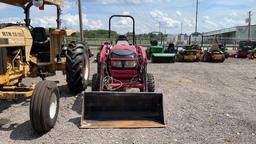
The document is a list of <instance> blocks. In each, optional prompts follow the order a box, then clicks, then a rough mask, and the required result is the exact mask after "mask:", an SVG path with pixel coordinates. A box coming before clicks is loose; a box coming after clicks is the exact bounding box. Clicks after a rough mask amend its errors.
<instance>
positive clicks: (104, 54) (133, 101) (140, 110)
mask: <svg viewBox="0 0 256 144" xmlns="http://www.w3.org/2000/svg"><path fill="white" fill-rule="evenodd" d="M112 18H130V19H132V21H133V34H132V35H133V39H132V43H130V42H129V41H128V39H127V37H126V36H124V35H120V36H118V38H117V40H116V41H115V42H113V41H110V42H105V44H104V45H103V46H102V49H101V51H100V54H99V60H98V63H97V66H98V68H97V69H98V70H97V73H95V74H94V75H93V78H92V92H86V93H85V95H84V96H85V97H84V104H83V105H84V106H83V117H82V121H81V125H80V128H141V127H164V119H163V108H162V107H163V103H162V94H161V93H154V91H155V81H154V76H153V74H150V73H148V70H147V54H146V51H145V48H144V47H142V46H139V45H136V43H135V42H136V40H135V20H134V18H133V17H132V16H129V15H113V16H111V17H110V19H109V39H111V20H112ZM113 43H115V44H113ZM133 89H134V90H133ZM136 89H137V90H139V91H140V92H135V91H136ZM128 90H129V91H128Z"/></svg>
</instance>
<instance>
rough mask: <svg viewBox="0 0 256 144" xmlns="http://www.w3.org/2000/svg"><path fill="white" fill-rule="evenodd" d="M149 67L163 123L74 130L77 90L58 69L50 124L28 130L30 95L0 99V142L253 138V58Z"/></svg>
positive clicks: (255, 97) (77, 112)
mask: <svg viewBox="0 0 256 144" xmlns="http://www.w3.org/2000/svg"><path fill="white" fill-rule="evenodd" d="M91 70H92V71H96V65H95V64H92V65H91ZM149 71H151V72H152V73H153V74H154V75H155V79H156V90H157V92H163V94H164V107H165V122H166V128H162V129H97V130H94V129H92V130H90V129H89V130H86V129H83V130H81V129H79V128H78V124H79V117H80V113H81V95H77V96H74V95H72V94H71V93H70V92H69V91H68V89H67V87H66V85H65V77H64V76H62V74H61V73H59V74H58V75H57V76H55V77H52V78H50V79H51V80H60V83H59V86H60V89H61V92H62V98H61V100H60V102H61V106H60V113H59V117H58V121H57V124H56V126H55V128H54V129H53V130H52V131H51V132H49V133H48V134H45V135H43V136H39V135H37V134H35V133H34V132H33V130H32V127H31V125H30V122H29V115H28V113H29V100H18V101H16V102H0V113H1V114H0V143H1V144H2V143H3V144H4V143H18V144H21V143H32V144H35V143H47V144H48V143H109V144H114V143H128V144H132V143H136V144H140V143H154V144H156V143H158V144H160V143H166V144H167V143H168V144H169V143H178V144H179V143H190V144H191V143H256V87H255V85H256V73H255V72H256V62H255V61H250V60H239V59H228V60H227V61H225V63H175V64H149ZM38 80H39V79H26V80H25V83H29V82H32V81H34V82H36V81H38ZM88 91H90V88H89V89H88Z"/></svg>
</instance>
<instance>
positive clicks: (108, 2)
mask: <svg viewBox="0 0 256 144" xmlns="http://www.w3.org/2000/svg"><path fill="white" fill-rule="evenodd" d="M64 3H65V6H64V8H63V10H62V16H61V19H62V27H66V28H69V29H73V30H78V29H79V19H78V10H77V0H65V2H64ZM255 6H256V0H199V15H198V31H199V32H208V31H213V30H218V29H223V28H229V27H234V26H240V25H247V23H246V18H248V12H249V11H250V10H252V12H253V13H252V24H256V7H255ZM82 7H83V8H82V9H83V21H84V29H89V30H95V29H108V19H109V17H110V16H111V15H114V14H129V15H132V16H133V17H134V18H135V21H136V33H137V34H141V33H149V32H152V31H159V28H160V31H162V32H164V33H168V34H178V33H180V32H181V25H183V26H182V27H183V33H187V34H190V33H192V32H194V31H195V9H196V0H82ZM0 13H1V15H0V23H3V22H12V23H16V22H17V21H18V22H23V19H24V14H23V10H22V9H21V8H18V7H14V6H9V5H5V4H1V3H0ZM31 19H32V26H33V27H36V26H43V27H55V26H56V8H55V7H54V6H47V7H46V8H45V11H41V10H38V8H36V7H33V8H32V9H31ZM112 24H113V26H112V27H113V28H112V29H113V30H115V31H117V32H118V33H126V32H128V31H132V23H131V20H129V19H126V18H114V19H113V22H112Z"/></svg>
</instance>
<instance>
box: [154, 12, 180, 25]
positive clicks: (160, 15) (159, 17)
mask: <svg viewBox="0 0 256 144" xmlns="http://www.w3.org/2000/svg"><path fill="white" fill-rule="evenodd" d="M150 14H151V16H152V17H153V18H155V19H156V21H158V22H160V23H162V24H164V25H166V26H167V27H176V26H177V24H179V22H178V21H176V20H174V19H172V18H171V17H170V16H169V15H168V14H167V13H164V12H162V11H159V10H154V11H152V12H150Z"/></svg>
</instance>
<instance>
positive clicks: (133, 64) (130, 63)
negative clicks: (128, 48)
mask: <svg viewBox="0 0 256 144" xmlns="http://www.w3.org/2000/svg"><path fill="white" fill-rule="evenodd" d="M111 65H112V66H113V67H115V68H135V67H136V66H137V62H136V61H112V62H111Z"/></svg>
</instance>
